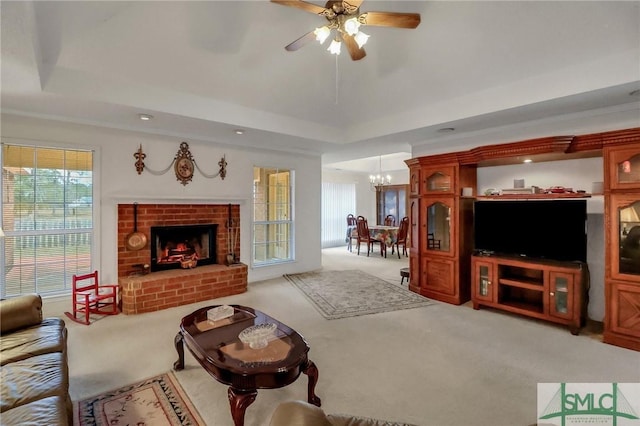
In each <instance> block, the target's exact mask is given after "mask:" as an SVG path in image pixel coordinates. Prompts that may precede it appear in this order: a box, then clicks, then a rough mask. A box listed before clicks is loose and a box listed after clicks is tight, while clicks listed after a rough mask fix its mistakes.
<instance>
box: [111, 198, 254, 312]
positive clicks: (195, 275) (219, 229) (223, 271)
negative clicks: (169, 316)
mask: <svg viewBox="0 0 640 426" xmlns="http://www.w3.org/2000/svg"><path fill="white" fill-rule="evenodd" d="M137 210H138V211H137V216H138V218H137V230H138V232H140V233H143V234H144V235H145V236H146V237H147V244H146V245H145V247H143V248H142V249H141V250H130V249H129V248H128V247H127V244H126V242H127V236H128V235H129V234H130V233H131V232H133V229H134V214H133V204H119V205H118V282H119V284H120V296H121V309H122V312H123V313H125V314H138V313H143V312H152V311H158V310H161V309H167V308H171V307H175V306H180V305H186V304H189V303H195V302H200V301H203V300H209V299H213V298H216V297H223V296H229V295H232V294H239V293H243V292H245V291H247V266H246V265H244V264H242V263H235V264H232V265H227V261H228V256H227V255H228V254H229V253H233V254H234V257H235V259H239V258H240V238H239V231H238V232H237V235H235V236H234V237H235V238H233V239H230V238H229V236H230V235H229V229H228V226H227V224H228V223H232V224H233V225H234V226H236V227H239V224H240V206H239V205H238V204H231V205H229V204H138V208H137ZM186 225H190V226H195V227H196V228H197V227H199V226H200V225H211V226H212V228H213V229H215V232H214V233H213V234H211V235H212V236H213V238H214V239H215V246H214V247H215V248H214V250H213V251H212V253H215V254H214V255H213V256H214V258H213V259H210V261H209V262H207V263H210V264H208V265H205V266H196V267H195V268H193V269H189V268H187V269H182V268H176V269H171V270H162V271H158V272H152V273H146V274H145V273H144V270H145V269H144V268H143V265H149V266H150V265H151V262H152V253H151V252H152V250H151V248H152V244H155V241H151V228H152V227H154V228H157V227H182V226H186ZM229 241H234V242H235V247H232V248H230V247H229Z"/></svg>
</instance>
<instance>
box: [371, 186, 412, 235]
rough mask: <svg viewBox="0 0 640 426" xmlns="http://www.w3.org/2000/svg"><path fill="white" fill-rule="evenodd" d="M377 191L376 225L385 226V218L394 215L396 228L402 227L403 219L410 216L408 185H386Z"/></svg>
mask: <svg viewBox="0 0 640 426" xmlns="http://www.w3.org/2000/svg"><path fill="white" fill-rule="evenodd" d="M376 189H377V191H376V223H377V224H378V225H384V218H385V217H387V215H392V216H393V217H395V218H396V226H400V221H401V220H402V218H403V217H405V216H408V213H407V206H408V201H409V199H408V198H407V189H408V185H384V186H379V187H376Z"/></svg>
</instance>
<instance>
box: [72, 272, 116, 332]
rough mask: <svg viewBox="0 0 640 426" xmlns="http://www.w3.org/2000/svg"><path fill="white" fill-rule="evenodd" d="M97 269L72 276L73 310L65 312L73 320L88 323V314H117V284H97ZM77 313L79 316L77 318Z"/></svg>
mask: <svg viewBox="0 0 640 426" xmlns="http://www.w3.org/2000/svg"><path fill="white" fill-rule="evenodd" d="M98 283H99V281H98V271H94V272H92V273H90V274H85V275H74V276H73V289H72V298H73V301H72V303H73V312H65V315H66V316H68V317H69V318H70V319H72V320H73V321H75V322H78V323H80V324H85V325H89V324H90V322H89V314H100V315H117V314H118V285H117V284H106V285H100V284H98ZM78 314H80V315H81V318H78Z"/></svg>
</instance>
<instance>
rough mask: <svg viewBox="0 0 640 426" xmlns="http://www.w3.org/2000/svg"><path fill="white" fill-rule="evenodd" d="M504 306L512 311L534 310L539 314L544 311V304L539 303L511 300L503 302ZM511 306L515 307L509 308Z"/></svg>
mask: <svg viewBox="0 0 640 426" xmlns="http://www.w3.org/2000/svg"><path fill="white" fill-rule="evenodd" d="M502 306H503V308H505V310H506V311H511V312H513V311H515V310H518V311H524V313H528V312H534V313H537V314H542V313H543V309H542V305H539V304H536V303H529V302H521V301H515V300H510V301H507V302H502ZM509 308H513V309H509Z"/></svg>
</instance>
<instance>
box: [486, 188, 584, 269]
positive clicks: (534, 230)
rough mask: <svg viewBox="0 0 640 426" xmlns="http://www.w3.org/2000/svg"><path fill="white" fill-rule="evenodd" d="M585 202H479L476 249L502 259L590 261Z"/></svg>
mask: <svg viewBox="0 0 640 426" xmlns="http://www.w3.org/2000/svg"><path fill="white" fill-rule="evenodd" d="M586 221H587V202H586V200H557V199H556V200H517V201H516V200H477V201H476V202H475V203H474V216H473V222H474V249H475V250H476V252H486V253H487V254H496V255H503V256H523V257H529V258H539V259H549V260H560V261H580V262H586V261H587V224H586Z"/></svg>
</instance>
